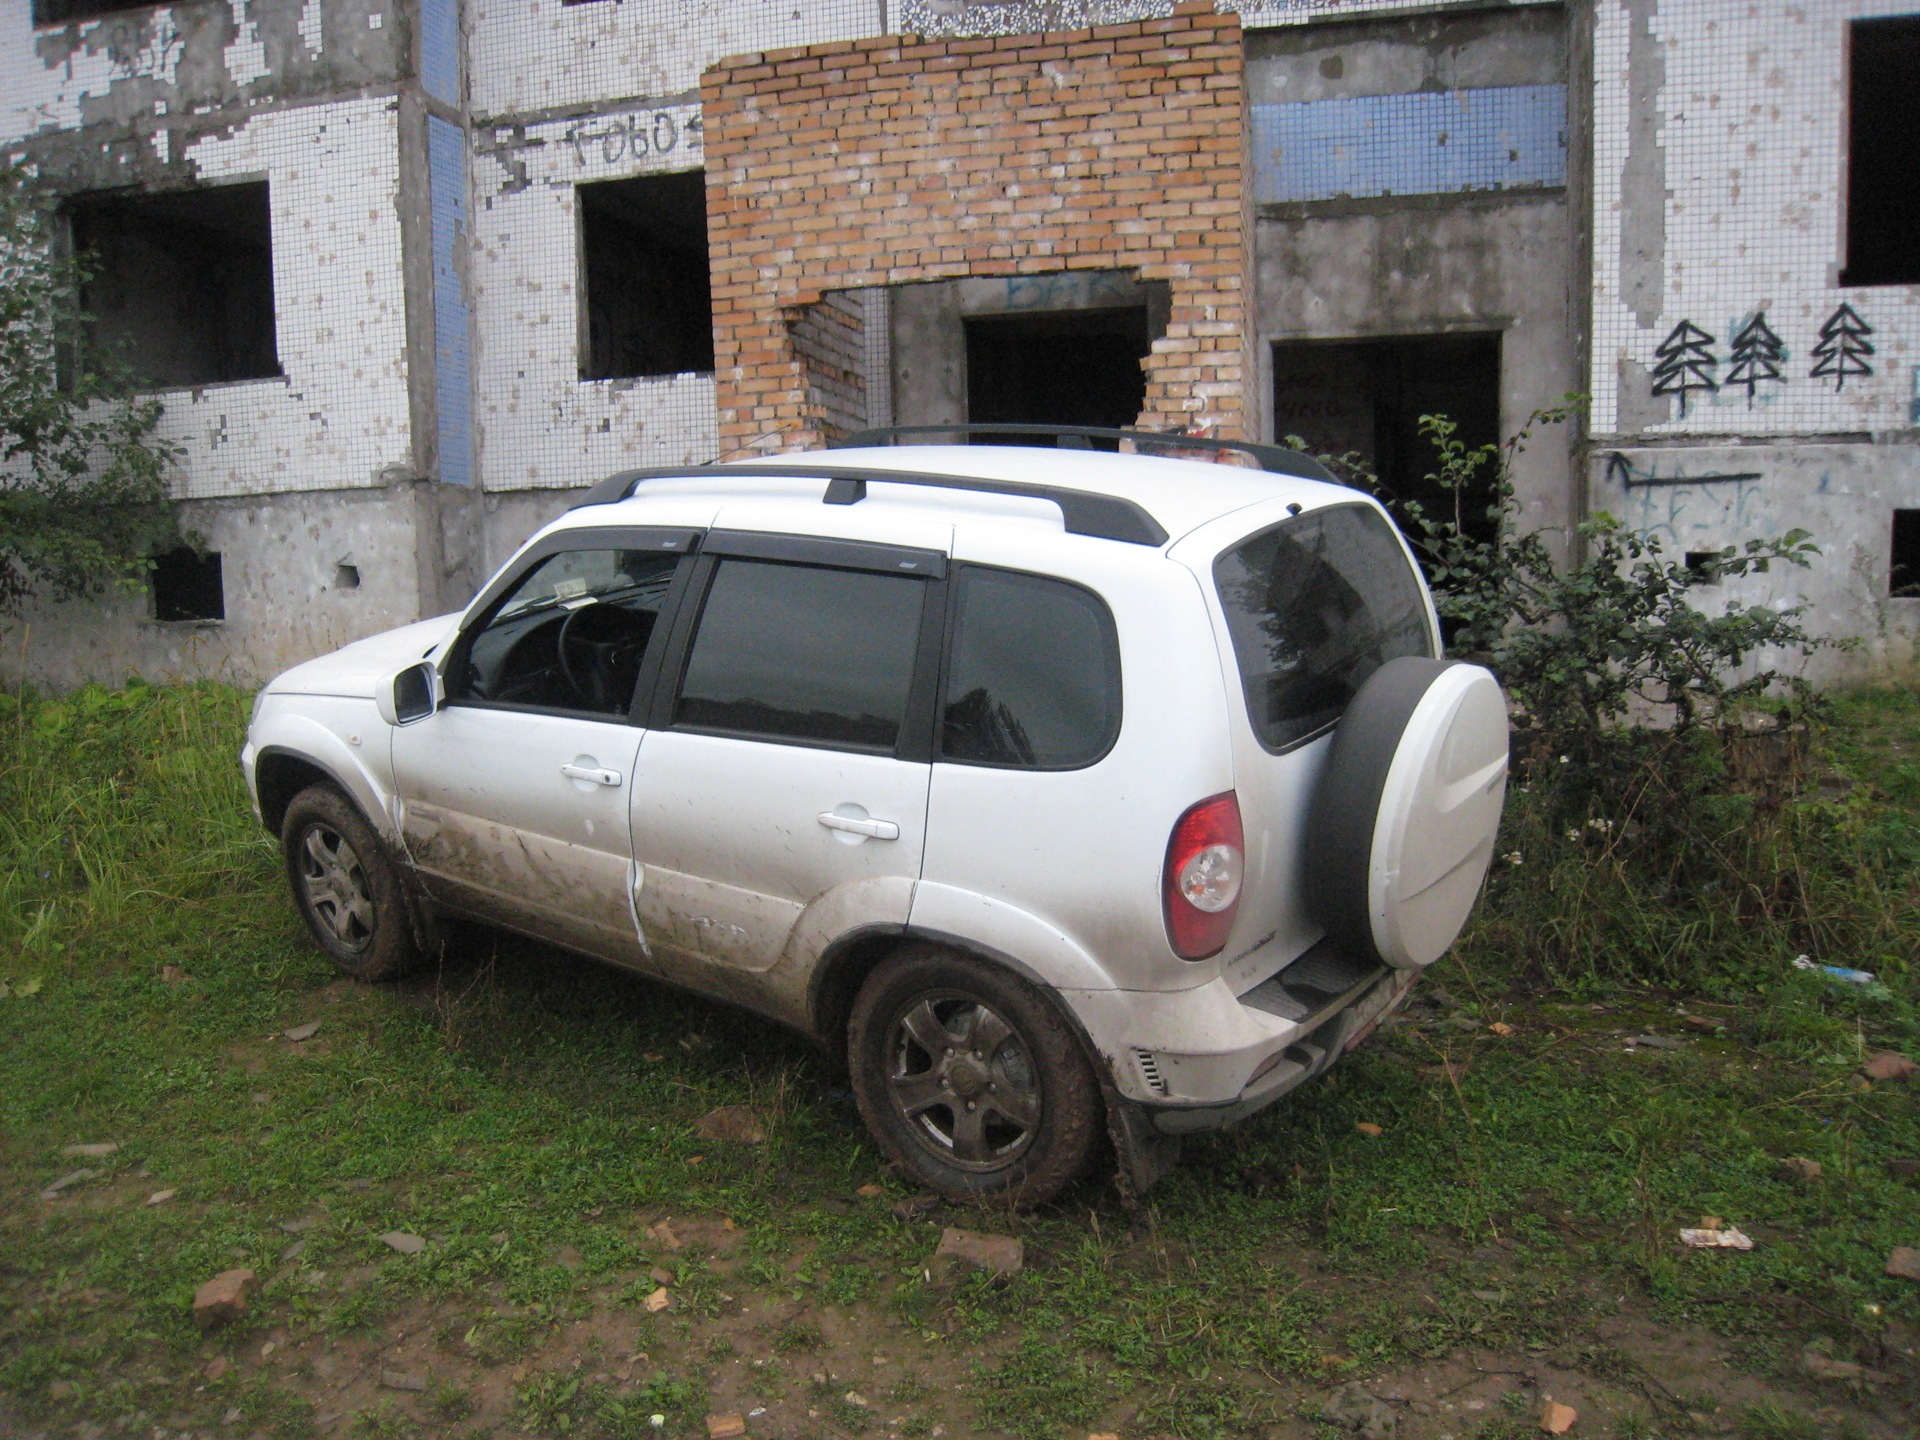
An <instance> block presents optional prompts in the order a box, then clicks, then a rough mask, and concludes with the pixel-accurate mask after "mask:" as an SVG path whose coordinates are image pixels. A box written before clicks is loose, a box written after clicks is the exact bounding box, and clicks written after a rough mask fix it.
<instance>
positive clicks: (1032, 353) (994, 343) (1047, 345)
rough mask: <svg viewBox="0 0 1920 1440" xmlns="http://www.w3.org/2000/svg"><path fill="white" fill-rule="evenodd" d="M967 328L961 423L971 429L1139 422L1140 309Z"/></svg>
mask: <svg viewBox="0 0 1920 1440" xmlns="http://www.w3.org/2000/svg"><path fill="white" fill-rule="evenodd" d="M966 327H967V419H968V420H969V421H971V422H973V423H974V424H976V425H1018V424H1026V423H1033V424H1042V425H1104V426H1109V427H1113V428H1125V427H1127V426H1131V425H1133V424H1134V423H1135V422H1136V421H1138V420H1139V418H1140V409H1141V406H1142V405H1144V404H1145V403H1146V399H1147V376H1146V372H1145V371H1143V370H1142V369H1141V368H1140V362H1141V360H1143V359H1144V358H1145V357H1146V356H1147V354H1148V352H1149V351H1150V350H1151V349H1152V348H1153V342H1152V340H1151V338H1150V334H1149V327H1148V321H1147V311H1146V307H1145V306H1140V307H1137V308H1132V309H1124V310H1067V311H1054V312H1049V313H1044V314H1036V315H985V316H972V317H969V318H968V319H967V322H966ZM996 438H997V439H998V440H999V443H1001V444H1009V445H1020V444H1043V445H1044V444H1051V443H1052V442H1051V441H1050V440H1047V439H1045V438H1044V437H1041V436H1031V437H1029V436H1022V435H1008V436H1005V437H996ZM1096 443H1098V442H1096Z"/></svg>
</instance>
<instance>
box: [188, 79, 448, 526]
mask: <svg viewBox="0 0 1920 1440" xmlns="http://www.w3.org/2000/svg"><path fill="white" fill-rule="evenodd" d="M395 112H396V106H395V102H393V101H391V100H387V99H379V98H373V99H363V100H347V101H342V102H340V103H338V104H330V105H306V106H301V107H299V108H297V109H292V110H279V111H272V112H268V113H266V114H258V115H255V116H254V117H253V118H252V119H250V120H248V121H246V122H245V123H244V124H241V125H238V126H236V127H235V128H234V130H233V131H232V133H231V134H230V135H229V136H227V137H226V138H222V139H205V140H201V141H198V142H197V143H195V144H193V145H192V146H191V147H190V148H189V149H188V151H187V156H188V158H189V159H191V160H192V161H194V162H195V164H196V165H197V166H198V167H199V174H200V178H201V179H202V180H203V181H205V182H209V183H218V181H220V180H221V179H232V180H262V179H264V180H265V181H266V182H267V196H268V203H269V205H270V207H271V212H272V224H273V299H274V331H275V341H276V344H277V346H278V349H279V355H280V368H281V370H282V372H283V374H282V377H281V378H279V379H275V380H245V381H238V382H235V383H232V384H226V385H209V386H204V387H201V388H199V389H193V390H175V391H165V392H162V393H161V395H160V396H159V398H160V400H161V401H162V402H163V403H164V404H165V406H166V416H165V418H164V419H163V421H162V422H161V434H162V435H163V436H164V437H165V438H167V439H169V440H172V441H173V442H175V443H176V444H179V445H181V446H183V447H184V448H185V450H186V457H185V460H184V462H183V463H182V466H181V473H182V475H183V477H184V478H183V480H182V482H181V484H180V487H179V488H180V493H181V495H182V496H183V497H185V498H191V499H204V498H208V497H212V496H219V495H260V494H269V493H273V492H278V491H292V490H337V489H353V488H359V487H365V486H372V485H381V484H385V483H388V481H389V480H390V479H391V478H392V477H393V476H394V475H395V474H396V473H397V474H402V475H404V474H407V473H409V471H410V468H411V458H410V457H411V440H410V435H409V428H408V425H409V422H408V410H407V368H406V353H407V348H406V339H407V335H406V298H405V295H404V293H403V289H402V282H401V264H400V216H399V210H398V193H399V184H400V173H399V134H398V125H397V116H396V113H395Z"/></svg>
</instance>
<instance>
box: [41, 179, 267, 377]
mask: <svg viewBox="0 0 1920 1440" xmlns="http://www.w3.org/2000/svg"><path fill="white" fill-rule="evenodd" d="M66 215H67V222H68V225H69V227H70V231H71V234H72V237H73V247H74V250H75V252H76V253H77V254H79V255H82V256H84V257H87V260H88V263H89V265H90V266H91V269H92V276H91V278H90V279H89V280H88V281H87V284H86V286H85V288H84V291H83V295H82V299H83V303H84V304H85V306H86V310H87V313H88V315H89V316H90V317H91V319H90V321H89V323H88V328H87V335H86V344H87V346H88V348H89V349H90V350H91V351H92V352H93V356H94V361H95V363H96V364H100V365H103V366H106V367H108V368H109V369H117V370H124V371H125V372H126V373H128V375H129V376H130V378H131V379H132V380H133V381H134V383H135V384H136V385H139V386H141V387H142V388H145V389H150V390H173V389H182V388H185V387H188V386H193V385H218V384H222V383H226V382H229V381H235V380H266V379H272V378H275V377H277V376H278V375H279V374H280V373H281V370H280V357H279V350H278V346H277V344H276V341H275V336H274V315H273V242H272V225H271V221H270V219H269V212H268V206H267V186H266V182H265V181H258V182H254V183H249V184H241V185H218V186H213V187H210V188H208V189H204V190H181V191H175V192H171V193H165V194H140V193H132V192H119V193H111V194H102V195H85V196H79V197H76V198H75V199H73V200H71V201H69V202H68V204H67V208H66Z"/></svg>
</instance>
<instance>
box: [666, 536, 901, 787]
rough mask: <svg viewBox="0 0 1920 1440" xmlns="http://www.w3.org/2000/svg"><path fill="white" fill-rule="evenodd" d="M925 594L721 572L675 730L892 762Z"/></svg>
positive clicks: (761, 568) (860, 580)
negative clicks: (879, 755) (852, 752)
mask: <svg viewBox="0 0 1920 1440" xmlns="http://www.w3.org/2000/svg"><path fill="white" fill-rule="evenodd" d="M926 588H927V587H926V582H925V581H923V580H915V579H909V578H907V577H905V576H899V575H879V574H873V573H871V572H868V571H860V570H827V569H822V568H818V567H815V566H811V565H783V564H776V563H772V562H767V561H760V560H735V559H727V560H722V561H721V562H720V564H719V567H718V568H717V569H716V570H715V571H714V576H713V585H712V587H711V588H710V589H709V590H708V592H707V603H706V606H705V608H704V609H703V610H702V611H701V613H700V629H699V632H698V633H697V634H696V635H695V636H694V640H693V651H692V653H691V654H690V655H689V656H688V658H687V670H686V679H685V680H684V681H683V682H682V683H681V686H680V699H679V704H678V707H677V708H676V710H675V711H674V723H675V724H676V725H683V726H690V727H693V728H695V729H701V730H717V731H720V732H721V733H723V734H729V735H740V736H744V737H749V738H760V739H768V740H786V741H798V742H801V743H808V742H813V743H818V744H824V745H831V746H846V747H853V748H858V749H862V750H881V751H891V750H892V749H893V748H894V746H895V744H896V743H897V742H898V741H899V738H900V726H901V722H902V721H903V720H905V718H906V714H907V693H908V691H909V690H911V689H912V687H913V661H914V652H915V648H916V646H917V645H918V643H919V638H920V607H921V604H922V603H923V600H924V597H925V595H926Z"/></svg>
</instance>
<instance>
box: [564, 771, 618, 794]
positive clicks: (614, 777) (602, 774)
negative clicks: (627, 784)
mask: <svg viewBox="0 0 1920 1440" xmlns="http://www.w3.org/2000/svg"><path fill="white" fill-rule="evenodd" d="M560 773H561V774H562V775H564V776H566V777H567V779H569V780H591V781H592V782H593V783H594V784H595V785H605V786H607V787H608V788H609V789H617V788H618V787H619V785H620V772H619V771H618V770H602V769H599V768H597V767H595V766H592V765H562V766H561V767H560Z"/></svg>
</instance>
